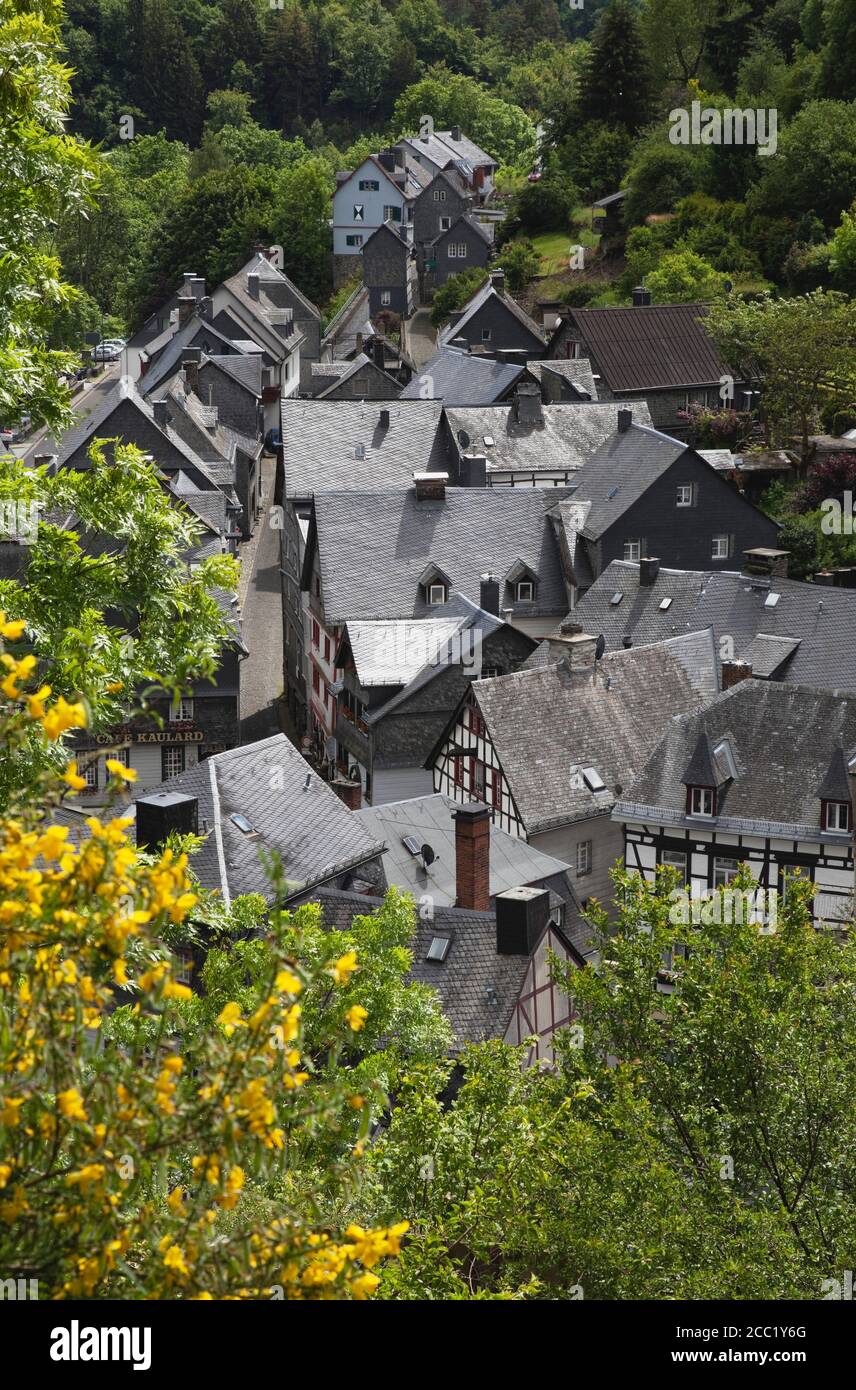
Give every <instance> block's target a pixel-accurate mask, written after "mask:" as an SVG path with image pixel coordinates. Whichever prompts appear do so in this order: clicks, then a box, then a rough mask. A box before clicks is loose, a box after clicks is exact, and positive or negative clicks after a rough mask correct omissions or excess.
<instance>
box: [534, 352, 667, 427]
mask: <svg viewBox="0 0 856 1390" xmlns="http://www.w3.org/2000/svg"><path fill="white" fill-rule="evenodd" d="M526 370H527V371H528V372H530V373H531V374H532V376H534V377H535V379H536V381H541V380H542V374H543V373H544V372H549V373H552V375H553V376H560V377H562V378H563V379H564V380H565V381H566V382H569V383H570V385H571V386H572V387H579V389H580V390H581V391H585V392H587V393H588V395H589V396H590V397H591V399H592V400H593V401H596V400H597V382H596V381H595V379H594V373H593V372H592V368H591V362H589V360H588V358H587V357H569V358H564V357H542V358H541V360H540V361H534V362H527V363H526ZM639 423H640V424H642V423H644V421H640V422H639Z"/></svg>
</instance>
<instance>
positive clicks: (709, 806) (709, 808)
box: [690, 787, 713, 816]
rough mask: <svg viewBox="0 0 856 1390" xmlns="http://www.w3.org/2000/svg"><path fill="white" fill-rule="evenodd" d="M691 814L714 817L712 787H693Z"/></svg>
mask: <svg viewBox="0 0 856 1390" xmlns="http://www.w3.org/2000/svg"><path fill="white" fill-rule="evenodd" d="M690 814H691V815H693V816H712V815H713V788H712V787H693V789H692V796H691V797H690Z"/></svg>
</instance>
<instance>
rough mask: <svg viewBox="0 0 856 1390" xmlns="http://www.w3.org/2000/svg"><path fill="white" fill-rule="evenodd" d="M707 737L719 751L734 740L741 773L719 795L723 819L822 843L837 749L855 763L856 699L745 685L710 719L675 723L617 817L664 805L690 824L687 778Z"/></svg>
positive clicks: (714, 708)
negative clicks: (823, 795) (824, 805)
mask: <svg viewBox="0 0 856 1390" xmlns="http://www.w3.org/2000/svg"><path fill="white" fill-rule="evenodd" d="M702 733H704V734H705V735H706V736H707V738H708V739H709V741H710V743H711V744H712V745H715V744H716V743H717V742H719V741H720V740H721V739H723V738H727V739H728V741H729V743H730V745H731V748H732V750H733V753H734V755H735V762H736V765H737V770H738V774H737V777H736V778H734V779H733V780H730V781H728V782H726V783H725V784H724V785H723V786H721V787H720V789H719V793H718V797H717V803H718V804H717V819H721V818H724V820H725V821H726V822H727V823H731V822H735V821H736V822H747V823H748V824H746V825H744V827H743V828H745V829H746V830H750V829H751V827H752V825H755V826H764V827H769V826H773V827H778V828H779V831H780V833H781V835H782V836H783V837H784V838H794V839H805V838H810V839H813V840H817V839H818V838H819V837H820V836H821V831H820V820H821V807H820V791H821V789H822V788H823V787H824V785H825V783H826V779H827V776H828V774H829V771H830V766H831V764H832V760H833V756H834V754H835V752H836V749H837V748H838V746H839V745H842V746H843V748H844V750H845V753H846V756H847V757H848V758H852V756H853V753H854V750H856V698H854V697H853V696H852V695H851V696H841V695H834V694H831V693H830V692H829V691H827V690H817V689H814V688H812V687H810V686H795V685H781V684H779V683H778V682H775V681H757V680H745V681H741V682H740V684H739V685H735V686H733V687H732V688H731V689H730V690H727V691H724V692H723V694H722V695H721V696H720V697H719V699H718V700H715V701H714V702H713V704H711V705H710V706H709V707H708V708H707V709H706V710H705V711H704V712H703V713H699V714H694V715H688V716H687V717H686V718H683V719H677V720H675V721H674V723H673V724H672V725H671V726H670V727H669V728H668V729H667V730H666V731H665V734H664V737H663V740H662V742H661V743H660V744H659V746H658V747H657V748H656V750H655V751H654V752H653V753H652V755H651V757H650V758H649V759H648V761H647V762H646V764H645V766H644V767H643V769H642V770H641V772H640V773H639V776H638V777H637V778H636V779H635V780H634V781H632V782H631V783H630V784H629V785H628V786H627V788H626V790H625V793H624V796H623V797H622V798H621V801H620V802H619V804H618V805H617V806H616V808H615V809H616V815H617V816H621V817H622V818H627V819H638V818H639V817H638V816H637V815H636V812H637V811H638V810H639V809H640V808H641V807H649V808H655V807H657V808H665V810H666V811H667V812H669V813H671V814H670V816H669V819H677V820H683V819H684V818H685V811H686V791H685V787H684V785H683V781H682V779H683V777H684V774H685V769H686V768H687V765H688V764H689V761H690V758H691V756H692V753H693V750H694V748H695V747H696V744H697V743H698V739H699V735H700V734H702ZM649 818H650V819H651V820H654V819H655V815H653V814H652V815H651V816H650V817H649ZM767 833H772V834H776V829H773V830H772V831H771V830H769V829H768V830H767ZM828 838H830V839H832V840H836V839H837V841H838V843H840V842H841V840H842V836H840V835H839V836H837V837H836V836H835V835H831V836H829V837H828Z"/></svg>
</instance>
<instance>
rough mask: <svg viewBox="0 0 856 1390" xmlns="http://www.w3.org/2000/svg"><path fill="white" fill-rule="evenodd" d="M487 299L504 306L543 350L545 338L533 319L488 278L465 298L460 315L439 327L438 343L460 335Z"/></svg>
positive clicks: (443, 343) (443, 342)
mask: <svg viewBox="0 0 856 1390" xmlns="http://www.w3.org/2000/svg"><path fill="white" fill-rule="evenodd" d="M489 300H494V301H495V302H496V304H497V305H499V306H500V307H502V308H504V309H505V310H506V311H507V313H509V314H510V315H511V317H512V318H514V319H516V320H517V322H518V324H519V325H520V326H521V327H522V328H525V329H526V330H527V332H528V333H530V334H531V335H532V339H533V347H538V348H539V349H542V350H543V348H544V347H545V346H546V339H545V337H544V334H543V333H542V332H541V329H540V328H539V327H538V325H537V323H536V322H535V320H534V319H531V318H530V317H529V315H528V314H527V313H526V311H525V310H524V309H521V307H520V305H519V304H518V303H517V301H516V300H515V299H512V297H511V295H510V294H504V293H500V291H499V290H498V289H497V288H496V286H495V285H494V284H492V283H491V280H490V279H488V280H487V281H486V283H485V284H484V285H482V286H481V287H480V289H477V290H476V292H475V294H474V295H472V296H471V297H470V299H468V300H467V303H466V305H465V306H464V310H463V312H462V314H461V317H460V318H459V319H457V320H453V321H452V322H451V323H447V324H446V325H445V327H443V328H441V329H440V332H439V333H438V335H437V343H438V345H439V346H445V345H446V344H451V343H453V342H454V340H455V338H457V337H460V336H461V335H462V333H463V330H464V329H465V328H467V327H468V326H469V325H470V324H471V323H473V322H474V320H475V319H476V318H477V316H478V314H479V313H480V312H481V310H482V309H483V308H484V306H485V305H486V304H487V303H488V301H489Z"/></svg>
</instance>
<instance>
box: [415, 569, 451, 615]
mask: <svg viewBox="0 0 856 1390" xmlns="http://www.w3.org/2000/svg"><path fill="white" fill-rule="evenodd" d="M451 588H452V581H451V579H450V578H449V576H448V575H447V574H446V572H445V570H441V569H440V566H439V565H435V564H434V563H433V561H432V562H431V563H430V564H428V565H426V566H425V569H424V570H423V571H422V573H421V574H420V576H419V589H420V593H421V596H422V600H423V602H424V603H427V604H428V606H429V607H430V608H439V607H440V606H441V604H444V603H447V602H448V600H449V593H450V591H451Z"/></svg>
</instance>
